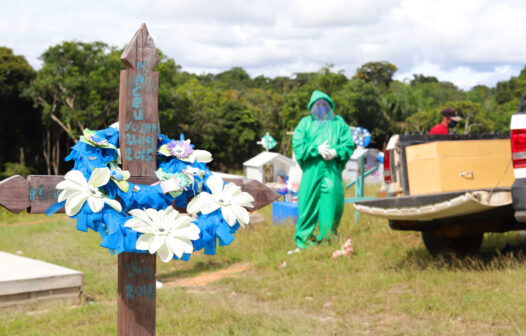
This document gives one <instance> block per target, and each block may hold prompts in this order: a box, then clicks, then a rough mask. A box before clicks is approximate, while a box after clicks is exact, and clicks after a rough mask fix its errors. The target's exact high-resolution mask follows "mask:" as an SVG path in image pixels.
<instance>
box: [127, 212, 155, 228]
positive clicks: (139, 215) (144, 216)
mask: <svg viewBox="0 0 526 336" xmlns="http://www.w3.org/2000/svg"><path fill="white" fill-rule="evenodd" d="M128 213H129V214H130V215H132V216H133V217H136V218H139V219H140V220H142V221H143V222H146V223H149V224H150V225H152V224H153V222H152V219H151V218H150V217H149V216H148V214H147V213H146V211H144V210H140V209H133V210H130V211H128Z"/></svg>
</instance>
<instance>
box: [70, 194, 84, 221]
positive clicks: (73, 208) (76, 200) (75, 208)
mask: <svg viewBox="0 0 526 336" xmlns="http://www.w3.org/2000/svg"><path fill="white" fill-rule="evenodd" d="M88 198H89V195H88V194H87V193H77V194H75V195H73V196H72V197H71V198H69V199H68V200H67V201H66V206H65V208H66V215H68V216H70V217H71V216H75V215H76V214H77V213H78V212H79V211H80V209H81V208H82V205H83V204H84V202H86V200H87V199H88Z"/></svg>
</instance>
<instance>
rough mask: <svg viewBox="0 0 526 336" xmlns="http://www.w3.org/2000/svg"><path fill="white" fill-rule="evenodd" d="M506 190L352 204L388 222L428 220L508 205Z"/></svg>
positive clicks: (359, 209) (396, 198) (509, 192)
mask: <svg viewBox="0 0 526 336" xmlns="http://www.w3.org/2000/svg"><path fill="white" fill-rule="evenodd" d="M511 203H512V199H511V190H510V188H498V189H479V190H463V191H456V192H445V193H436V194H428V195H415V196H399V197H385V198H378V199H373V200H367V201H361V202H356V203H355V204H354V207H355V208H356V210H358V211H360V212H361V213H363V214H368V215H372V216H377V217H382V218H385V219H389V220H410V221H429V220H436V219H442V218H452V217H458V216H464V215H470V214H475V213H479V212H484V211H487V210H491V209H495V208H499V207H504V206H508V205H510V204H511Z"/></svg>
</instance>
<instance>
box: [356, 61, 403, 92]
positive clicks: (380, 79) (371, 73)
mask: <svg viewBox="0 0 526 336" xmlns="http://www.w3.org/2000/svg"><path fill="white" fill-rule="evenodd" d="M397 70H398V68H397V67H396V65H394V64H393V63H391V62H388V61H382V62H368V63H365V64H364V65H362V66H361V67H359V68H358V69H356V73H355V74H354V77H353V78H360V79H363V80H365V81H366V82H372V83H373V84H374V85H376V86H380V87H382V88H383V89H385V88H388V87H389V84H391V82H392V81H393V75H394V73H395V72H396V71H397Z"/></svg>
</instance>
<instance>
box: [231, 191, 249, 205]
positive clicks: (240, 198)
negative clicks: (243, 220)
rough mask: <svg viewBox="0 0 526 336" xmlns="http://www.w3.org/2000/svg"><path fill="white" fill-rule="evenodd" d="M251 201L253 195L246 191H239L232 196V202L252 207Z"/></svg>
mask: <svg viewBox="0 0 526 336" xmlns="http://www.w3.org/2000/svg"><path fill="white" fill-rule="evenodd" d="M251 202H254V197H252V195H250V194H249V193H247V192H241V193H238V194H235V195H234V196H232V203H234V204H238V205H241V206H248V207H252V204H251Z"/></svg>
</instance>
